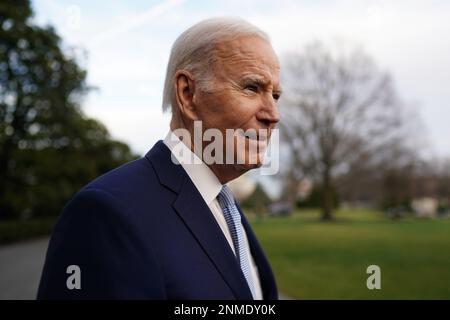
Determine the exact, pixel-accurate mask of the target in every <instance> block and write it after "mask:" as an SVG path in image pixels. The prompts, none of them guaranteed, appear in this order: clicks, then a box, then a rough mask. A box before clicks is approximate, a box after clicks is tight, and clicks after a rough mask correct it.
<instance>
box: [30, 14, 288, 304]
mask: <svg viewBox="0 0 450 320" xmlns="http://www.w3.org/2000/svg"><path fill="white" fill-rule="evenodd" d="M279 96H280V88H279V64H278V60H277V57H276V55H275V53H274V51H273V49H272V47H271V45H270V42H269V39H268V37H267V35H266V34H265V33H263V32H262V31H261V30H259V29H258V28H256V27H255V26H253V25H251V24H249V23H247V22H245V21H243V20H240V19H230V18H216V19H209V20H205V21H202V22H200V23H198V24H196V25H194V26H192V27H191V28H189V29H188V30H186V31H185V32H184V33H183V34H181V35H180V36H179V38H178V39H177V40H176V42H175V43H174V45H173V47H172V51H171V56H170V59H169V64H168V67H167V75H166V82H165V87H164V97H163V109H164V110H171V112H172V120H171V123H170V130H169V133H168V135H167V136H166V138H165V140H164V141H159V142H157V143H156V144H155V146H153V148H152V149H151V150H150V151H149V152H148V153H147V154H146V156H145V157H144V158H142V159H139V160H136V161H133V162H131V163H128V164H125V165H123V166H121V167H120V168H117V169H115V170H113V171H111V172H109V173H107V174H105V175H103V176H101V177H99V178H97V179H96V180H94V181H93V182H91V183H89V184H88V185H87V186H85V187H84V188H83V189H82V190H81V191H79V192H78V193H77V194H76V195H75V197H74V198H73V199H72V200H71V201H70V202H69V203H68V204H67V206H66V207H65V208H64V211H63V213H62V215H61V217H60V219H59V221H58V223H57V225H56V227H55V229H54V232H53V235H52V238H51V241H50V245H49V248H48V252H47V257H46V263H45V266H44V271H43V274H42V278H41V283H40V287H39V292H38V298H40V299H78V298H80V299H97V298H100V299H103V298H106V299H108V298H112V299H135V298H136V299H277V297H278V294H277V289H276V284H275V280H274V276H273V274H272V271H271V268H270V266H269V263H268V261H267V259H266V257H265V255H264V253H263V251H262V249H261V247H260V245H259V244H258V241H257V239H256V237H255V235H254V233H253V231H252V229H251V227H250V225H249V223H248V222H247V220H246V218H245V217H244V215H243V214H242V211H241V210H240V208H239V206H238V204H237V203H236V201H235V200H234V197H233V194H232V193H231V191H230V189H229V188H228V187H227V186H226V183H227V182H229V181H231V180H233V179H235V178H237V177H239V176H240V175H242V174H243V173H245V172H246V171H248V170H250V169H252V168H257V167H260V166H261V163H262V154H263V152H262V151H264V148H265V146H266V145H267V142H268V141H269V139H270V136H271V132H272V129H273V128H274V127H275V125H276V123H277V122H278V121H279V113H278V110H277V105H276V103H277V100H278V98H279ZM198 124H200V134H201V136H202V139H200V140H199V139H195V138H194V136H195V134H196V132H195V131H196V129H198V128H199V126H198ZM208 130H213V131H214V132H215V134H216V135H217V134H218V135H219V136H220V135H222V138H223V139H219V140H217V139H218V137H217V136H216V137H215V142H217V141H222V142H221V145H220V148H216V150H215V151H214V152H213V153H210V155H211V156H212V159H211V157H210V159H205V157H204V156H205V152H204V151H206V149H207V148H208V146H209V145H210V144H211V143H212V142H211V140H212V139H210V138H209V139H208V138H205V136H206V132H208ZM228 130H236V131H237V132H243V131H244V132H245V133H244V134H233V135H227V131H228ZM247 132H250V133H249V134H248V133H247ZM251 132H254V133H253V134H251ZM180 141H182V142H180ZM252 146H256V147H257V148H256V149H254V148H252ZM255 150H256V151H255ZM261 150H262V151H261ZM230 151H231V156H230ZM222 152H223V153H224V154H225V155H222ZM239 154H240V155H239ZM219 155H221V157H219ZM225 156H226V159H227V160H231V161H225ZM252 159H253V161H252ZM192 160H193V161H192Z"/></svg>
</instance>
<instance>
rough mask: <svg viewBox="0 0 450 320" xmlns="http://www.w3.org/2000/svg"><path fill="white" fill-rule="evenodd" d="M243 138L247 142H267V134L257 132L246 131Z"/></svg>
mask: <svg viewBox="0 0 450 320" xmlns="http://www.w3.org/2000/svg"><path fill="white" fill-rule="evenodd" d="M243 136H244V138H245V139H247V140H251V141H255V142H258V141H259V142H267V140H268V133H267V132H266V131H265V132H257V131H253V130H250V131H249V130H248V131H247V132H244V134H243Z"/></svg>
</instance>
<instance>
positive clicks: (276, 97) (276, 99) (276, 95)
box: [272, 93, 280, 101]
mask: <svg viewBox="0 0 450 320" xmlns="http://www.w3.org/2000/svg"><path fill="white" fill-rule="evenodd" d="M272 97H273V99H274V100H275V101H278V100H279V99H280V94H279V93H274V94H272Z"/></svg>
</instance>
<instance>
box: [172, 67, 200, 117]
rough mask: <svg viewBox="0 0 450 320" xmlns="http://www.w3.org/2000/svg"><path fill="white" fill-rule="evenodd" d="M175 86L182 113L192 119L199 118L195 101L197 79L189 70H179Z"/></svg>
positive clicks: (179, 108)
mask: <svg viewBox="0 0 450 320" xmlns="http://www.w3.org/2000/svg"><path fill="white" fill-rule="evenodd" d="M174 86H175V97H176V102H177V105H178V110H179V111H180V114H181V115H182V116H183V117H186V118H188V119H190V120H192V121H195V120H198V116H197V110H196V108H195V103H194V93H195V80H194V77H193V75H192V74H191V73H190V72H189V71H186V70H178V71H177V72H176V73H175V79H174Z"/></svg>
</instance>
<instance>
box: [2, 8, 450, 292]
mask: <svg viewBox="0 0 450 320" xmlns="http://www.w3.org/2000/svg"><path fill="white" fill-rule="evenodd" d="M223 15H226V16H239V17H242V18H244V19H246V20H248V21H249V22H251V23H253V24H255V25H256V26H258V27H260V28H261V29H263V30H264V31H266V32H267V33H268V34H269V36H270V37H271V39H272V43H273V47H274V49H275V51H276V52H277V53H278V55H279V58H280V63H281V67H282V69H281V80H282V86H283V88H284V94H283V97H282V99H281V100H280V102H279V108H280V112H281V117H282V120H281V123H280V125H279V129H280V138H281V147H280V148H281V155H282V156H281V159H280V161H281V165H280V172H278V173H277V174H276V175H271V176H261V175H259V174H258V171H255V172H250V173H248V174H246V175H244V176H242V177H241V178H239V179H237V180H235V181H233V182H232V183H231V185H232V188H233V190H234V192H235V193H236V195H237V197H238V199H239V201H240V202H241V204H242V206H243V207H244V209H245V212H246V214H247V215H248V216H249V218H250V220H251V222H252V225H253V227H254V229H255V232H256V233H257V235H258V238H259V239H260V241H261V243H262V245H263V247H264V249H265V251H266V253H267V255H268V257H269V260H270V261H271V263H272V266H273V269H274V271H275V275H276V278H277V281H278V285H279V288H280V291H281V292H282V294H283V297H284V298H286V299H450V250H449V248H450V219H449V217H450V126H449V125H448V121H449V120H450V106H449V101H450V90H449V89H450V88H449V84H450V39H449V37H448V35H449V33H450V19H449V18H450V3H449V2H447V1H438V0H435V1H425V0H423V1H419V0H410V1H401V0H399V1H381V0H380V1H376V0H372V1H370V0H366V1H356V0H349V1H346V0H344V1H337V0H335V1H333V0H323V1H283V0H282V1H265V0H259V1H253V0H249V1H242V0H241V1H235V0H229V1H226V2H225V1H195V0H185V1H183V0H166V1H164V0H162V1H161V0H159V1H149V0H146V1H143V0H142V1H133V2H130V1H128V2H124V1H119V0H113V1H108V2H103V1H102V2H100V1H87V0H86V1H75V0H59V1H56V0H34V1H24V0H17V1H12V0H10V1H8V0H2V1H1V2H0V299H34V298H35V295H36V290H37V286H38V282H39V277H40V272H41V270H42V263H43V261H44V256H45V251H46V248H47V243H48V239H49V238H48V237H49V234H50V233H51V230H52V228H53V225H54V223H55V221H56V219H57V217H58V214H59V213H60V211H61V209H62V207H63V206H64V204H65V203H66V202H67V201H68V200H69V199H70V198H71V197H72V196H73V195H74V193H75V192H76V191H77V190H79V189H80V188H81V187H82V186H83V185H85V184H86V183H88V182H89V181H90V180H92V179H94V178H95V177H97V176H98V175H100V174H102V173H105V172H107V171H109V170H111V169H113V168H115V167H117V166H119V165H121V164H122V163H125V162H127V161H130V160H133V159H137V158H139V157H141V156H143V155H144V154H145V153H146V152H147V151H148V150H149V149H150V148H151V147H152V146H153V144H154V143H155V142H156V141H158V140H160V139H163V138H164V136H165V134H166V133H167V131H168V127H169V119H170V114H163V113H162V110H161V100H162V91H163V82H164V76H165V68H166V65H167V61H168V58H169V53H170V48H171V45H172V43H173V42H174V40H175V39H176V37H177V36H178V35H179V34H180V33H181V32H183V31H184V30H185V29H187V28H188V27H189V26H191V25H192V24H194V23H196V22H198V21H200V20H202V19H205V18H209V17H213V16H223ZM370 265H378V266H379V267H380V270H381V289H379V290H377V289H375V290H369V289H368V287H367V286H366V280H367V278H368V277H369V274H367V272H366V270H367V267H368V266H370Z"/></svg>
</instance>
